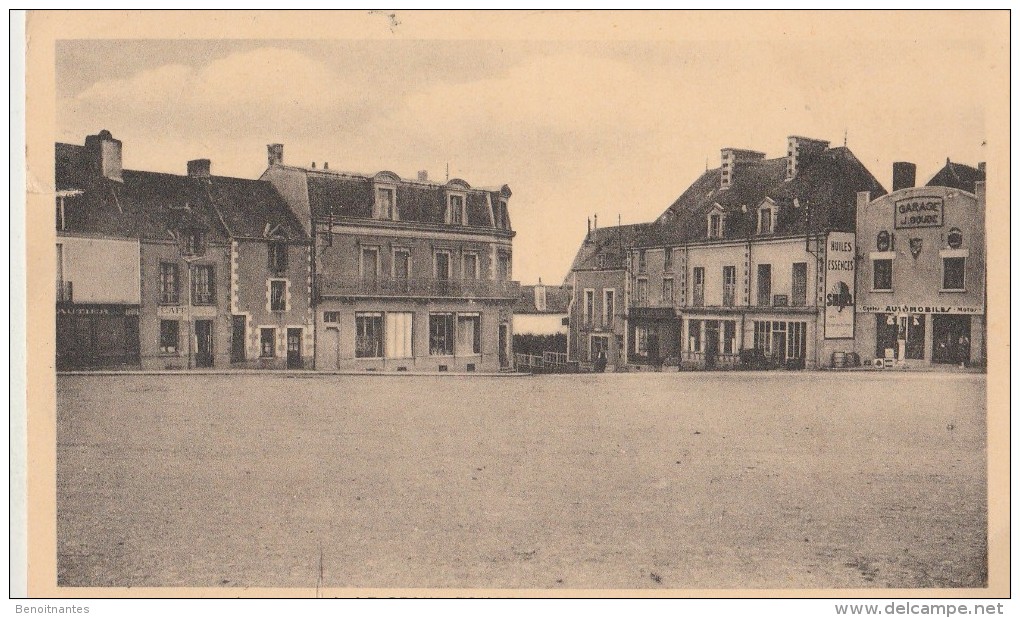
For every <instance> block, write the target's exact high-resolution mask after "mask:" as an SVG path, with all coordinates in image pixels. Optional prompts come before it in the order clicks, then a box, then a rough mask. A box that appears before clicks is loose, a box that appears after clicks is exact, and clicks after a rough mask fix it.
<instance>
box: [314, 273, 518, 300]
mask: <svg viewBox="0 0 1020 618" xmlns="http://www.w3.org/2000/svg"><path fill="white" fill-rule="evenodd" d="M316 291H317V292H318V295H319V296H320V297H322V296H386V297H416V298H501V299H516V298H518V297H520V294H521V284H520V282H518V281H501V280H491V279H405V278H400V277H352V278H349V277H341V276H337V275H318V278H317V281H316Z"/></svg>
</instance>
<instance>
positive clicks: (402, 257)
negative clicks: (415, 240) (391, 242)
mask: <svg viewBox="0 0 1020 618" xmlns="http://www.w3.org/2000/svg"><path fill="white" fill-rule="evenodd" d="M393 277H394V278H396V279H410V278H411V251H410V249H402V248H398V249H394V250H393Z"/></svg>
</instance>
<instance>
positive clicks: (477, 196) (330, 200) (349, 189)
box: [297, 168, 509, 227]
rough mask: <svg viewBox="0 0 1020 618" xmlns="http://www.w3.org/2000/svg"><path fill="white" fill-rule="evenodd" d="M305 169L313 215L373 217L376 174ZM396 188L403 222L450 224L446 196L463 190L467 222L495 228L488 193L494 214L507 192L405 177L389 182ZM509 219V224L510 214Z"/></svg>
mask: <svg viewBox="0 0 1020 618" xmlns="http://www.w3.org/2000/svg"><path fill="white" fill-rule="evenodd" d="M297 169H300V170H302V171H304V172H305V173H306V175H307V179H308V204H309V208H310V209H311V214H312V217H314V218H324V217H329V216H330V215H331V214H332V215H333V216H336V217H355V218H362V219H371V218H372V206H373V204H374V201H375V191H374V187H375V183H376V180H375V178H374V177H373V176H368V175H361V174H353V173H349V172H335V171H327V170H309V169H306V168H297ZM386 184H393V185H394V186H395V187H396V203H397V210H398V211H399V213H400V220H401V221H412V222H417V223H431V224H438V225H444V224H445V223H446V196H447V194H448V192H449V191H457V192H463V193H465V194H466V196H467V198H466V201H467V209H466V210H467V216H466V221H465V224H466V225H469V226H477V227H493V222H492V220H491V219H490V218H489V206H488V204H487V203H486V195H487V194H488V196H489V199H490V201H491V203H492V206H493V211H494V212H493V215H494V216H498V215H497V214H496V212H495V210H496V209H497V208H498V206H499V200H500V198H501V197H502V196H503V192H504V191H506V189H505V187H504V188H500V189H490V188H484V189H483V188H477V187H472V188H464V187H461V186H459V185H455V184H439V183H433V182H428V181H412V180H405V179H401V180H400V181H399V182H392V183H390V182H388V181H386ZM506 216H507V221H508V223H509V214H507V215H506Z"/></svg>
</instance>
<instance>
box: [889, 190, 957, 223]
mask: <svg viewBox="0 0 1020 618" xmlns="http://www.w3.org/2000/svg"><path fill="white" fill-rule="evenodd" d="M893 206H894V212H895V217H896V219H895V221H894V222H893V223H894V224H895V227H896V229H898V230H909V229H914V228H920V227H942V224H943V213H944V211H945V202H943V200H942V198H941V197H934V196H930V197H924V196H921V197H911V198H907V199H904V200H896V203H895V204H894V205H893Z"/></svg>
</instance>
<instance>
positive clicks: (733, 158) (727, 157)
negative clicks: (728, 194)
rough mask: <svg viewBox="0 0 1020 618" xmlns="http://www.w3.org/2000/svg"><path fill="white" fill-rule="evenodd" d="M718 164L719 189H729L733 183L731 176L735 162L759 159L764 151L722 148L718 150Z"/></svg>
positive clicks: (763, 155) (732, 175)
mask: <svg viewBox="0 0 1020 618" xmlns="http://www.w3.org/2000/svg"><path fill="white" fill-rule="evenodd" d="M719 153H720V158H721V164H720V168H719V169H720V181H719V188H720V189H729V188H730V187H731V186H732V185H733V177H734V173H735V172H736V169H735V168H736V166H737V163H748V162H751V161H761V160H762V159H764V158H765V153H764V152H758V151H757V150H743V149H740V148H723V149H722V150H720V151H719Z"/></svg>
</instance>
